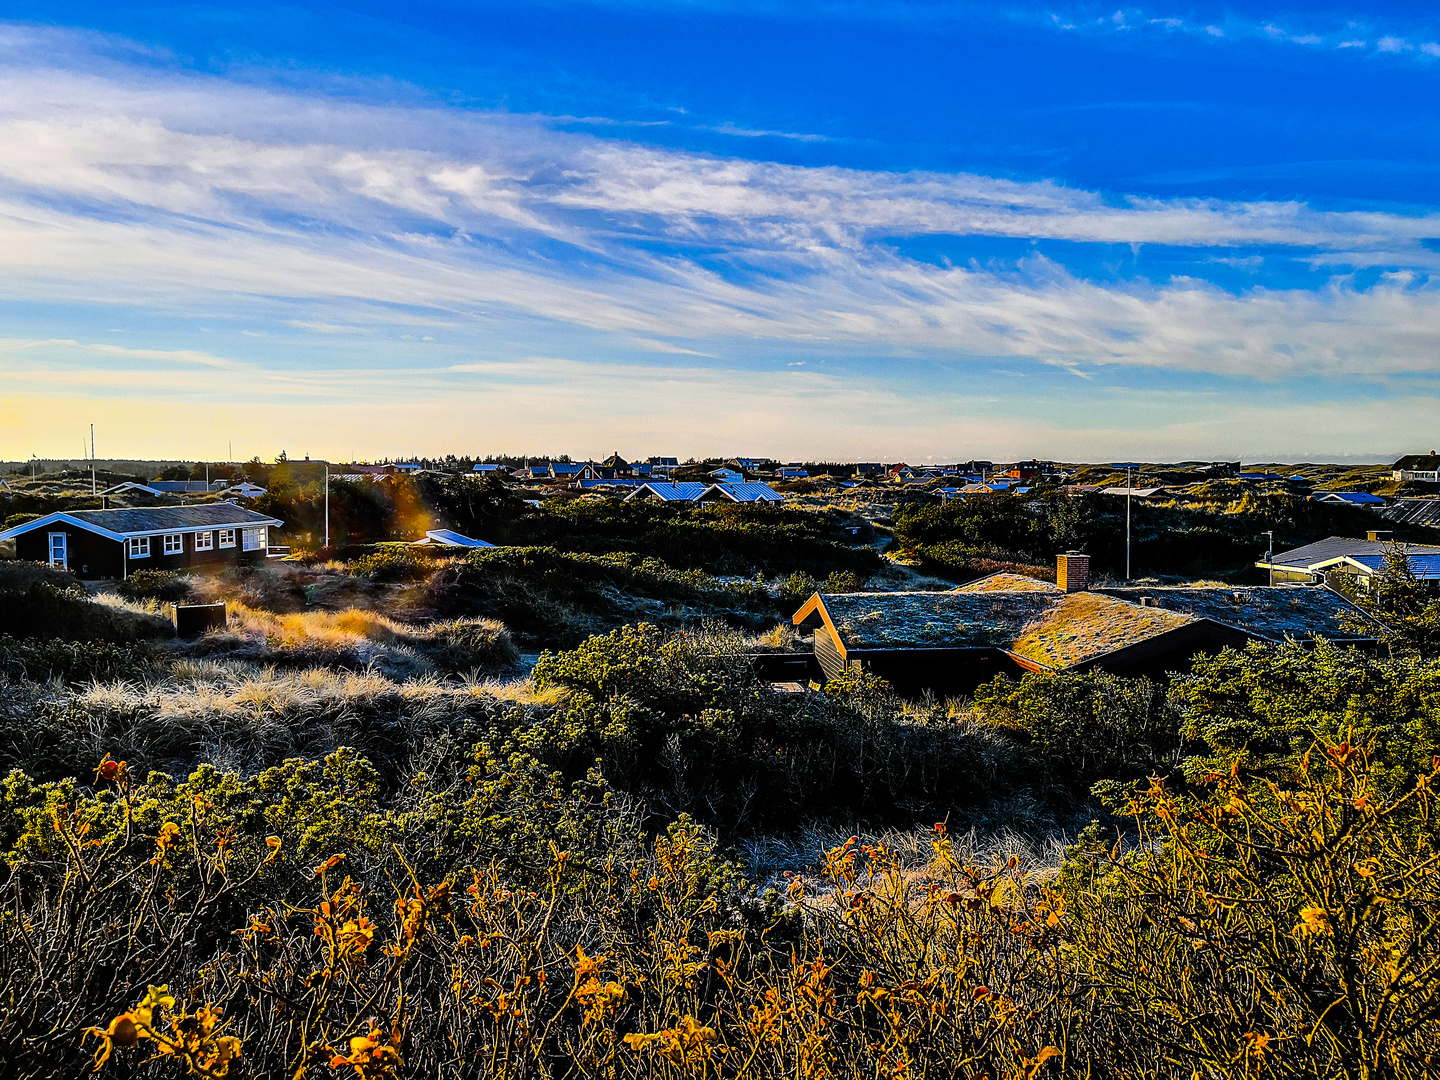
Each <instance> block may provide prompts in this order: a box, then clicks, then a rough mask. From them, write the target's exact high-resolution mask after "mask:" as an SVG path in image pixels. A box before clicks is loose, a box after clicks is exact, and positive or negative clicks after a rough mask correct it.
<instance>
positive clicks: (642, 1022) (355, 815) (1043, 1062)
mask: <svg viewBox="0 0 1440 1080" xmlns="http://www.w3.org/2000/svg"><path fill="white" fill-rule="evenodd" d="M1204 779H1205V783H1204V784H1202V785H1201V786H1199V787H1198V788H1196V789H1194V790H1191V791H1188V792H1175V791H1171V790H1170V789H1169V788H1167V786H1166V785H1165V784H1163V783H1162V782H1160V781H1158V780H1157V781H1153V782H1151V783H1150V784H1148V785H1141V786H1140V788H1139V789H1138V790H1136V791H1135V792H1133V793H1132V794H1131V795H1130V796H1129V797H1128V799H1127V801H1126V804H1125V806H1124V807H1123V812H1124V813H1126V814H1128V815H1130V816H1131V817H1132V818H1133V820H1134V823H1135V828H1136V832H1135V833H1134V836H1133V838H1132V839H1131V840H1130V841H1128V842H1125V843H1119V842H1111V841H1110V840H1108V839H1105V840H1102V838H1101V837H1100V836H1099V835H1098V831H1096V832H1092V833H1091V834H1089V835H1087V836H1086V837H1085V838H1084V839H1083V841H1082V843H1080V844H1079V845H1077V846H1076V847H1075V848H1074V849H1072V851H1071V853H1070V855H1069V857H1068V858H1067V860H1066V862H1065V864H1064V866H1063V867H1062V868H1061V870H1060V872H1059V873H1058V874H1048V875H1047V874H1041V875H1038V876H1036V875H1027V874H1026V873H1024V872H1023V871H1022V870H1021V869H1020V868H1019V867H1018V866H1015V865H1013V863H1006V862H1002V863H1000V864H998V865H974V864H972V863H971V862H970V861H968V860H967V859H966V858H964V857H963V856H962V855H960V854H959V853H958V852H957V850H956V848H955V847H954V845H953V844H952V842H951V839H950V838H949V837H948V836H947V835H946V832H945V830H944V828H943V827H941V826H937V827H936V829H935V830H934V833H933V835H932V837H931V860H930V862H929V865H928V866H926V867H924V868H923V869H920V870H916V869H914V868H908V869H907V868H906V867H904V866H902V865H901V864H900V862H899V861H898V860H897V859H896V858H895V857H894V856H893V855H892V854H891V853H890V852H889V851H887V850H886V849H884V848H883V847H880V846H876V845H865V844H862V843H861V842H860V841H858V840H856V839H852V840H851V841H847V842H846V843H844V844H841V845H839V846H838V847H835V848H833V849H832V850H830V851H828V852H825V853H824V854H823V856H822V858H821V860H820V863H819V867H818V872H817V873H816V875H814V877H812V878H795V879H793V880H792V882H791V884H790V887H789V889H788V891H787V893H786V894H785V895H781V894H780V893H779V892H777V891H774V890H770V891H767V892H764V893H760V892H757V890H755V889H754V888H752V887H750V886H749V885H748V884H746V883H745V882H744V880H743V879H742V878H741V876H740V872H739V870H738V869H737V868H736V867H734V866H733V865H731V864H728V863H726V862H725V861H724V860H722V859H721V858H719V857H718V856H717V855H716V853H715V850H714V846H713V843H712V842H711V840H710V839H709V838H708V837H707V835H706V834H705V833H704V832H703V830H701V829H700V828H699V827H697V826H696V825H695V824H693V823H691V822H689V821H688V820H684V819H682V820H680V821H678V822H676V823H675V824H674V825H672V826H671V827H670V828H669V829H668V830H667V831H666V832H664V833H663V834H662V835H660V836H658V837H653V838H651V839H648V840H647V839H646V838H645V837H644V836H643V835H642V834H641V833H640V832H639V830H638V829H637V827H636V825H637V822H636V818H635V816H634V814H633V813H632V812H631V811H629V810H628V809H627V808H626V807H625V806H624V805H623V800H621V799H620V798H619V797H617V796H616V795H615V794H614V793H613V792H611V791H610V790H609V789H608V788H607V786H606V785H605V784H604V782H603V780H602V779H601V778H600V777H599V776H598V774H597V775H592V776H591V777H590V779H589V780H587V781H586V782H584V783H582V784H580V785H577V786H573V787H570V788H566V787H564V786H561V785H560V784H559V781H558V780H557V779H556V778H554V777H551V776H548V775H547V774H546V773H545V771H544V770H543V769H541V768H539V767H538V765H536V764H535V763H533V762H531V763H527V762H526V761H525V760H524V759H523V757H516V758H513V759H511V760H509V761H500V760H497V759H495V758H493V757H489V756H487V755H486V753H485V752H484V751H483V749H482V750H477V752H476V753H475V755H474V756H472V757H471V758H470V759H469V763H468V764H467V765H465V766H464V767H463V768H462V767H460V766H459V765H456V766H455V767H453V768H451V769H450V771H448V772H447V771H445V770H444V769H441V768H437V769H436V770H434V771H432V772H431V773H428V774H420V775H412V776H411V777H409V782H408V783H407V784H406V785H405V787H404V790H403V792H402V794H401V795H400V796H398V797H397V798H396V799H395V800H394V801H393V802H392V803H391V804H389V805H384V806H382V805H381V804H380V802H379V801H378V799H377V797H376V788H375V784H374V779H373V774H372V773H370V772H369V771H368V769H367V767H366V765H365V764H364V762H362V761H360V760H358V759H356V758H354V757H353V755H352V756H346V755H343V754H341V755H337V756H336V757H334V758H333V759H332V760H331V761H329V762H328V763H327V764H326V765H325V766H324V767H323V768H322V767H320V766H318V765H317V766H309V765H304V764H302V763H298V762H297V763H289V764H288V765H287V766H284V767H281V768H280V769H276V770H270V771H269V772H267V773H265V774H262V775H261V776H259V777H256V778H253V779H248V780H247V779H243V778H241V777H238V776H234V775H224V774H219V773H216V772H214V771H213V770H210V771H205V770H202V771H201V772H198V773H196V774H195V775H194V776H193V777H191V778H190V780H189V781H187V782H186V783H184V784H180V785H171V784H169V783H168V782H166V781H164V780H163V779H162V778H159V777H158V776H152V777H150V778H149V779H148V780H146V781H145V782H139V781H138V780H137V779H136V778H134V777H132V776H131V775H130V773H129V771H128V769H125V768H123V767H122V766H121V765H120V763H115V762H111V763H109V764H102V766H101V768H100V769H99V770H98V772H97V776H96V784H97V786H96V788H95V789H94V790H89V789H85V788H82V787H80V786H79V785H77V784H75V783H74V782H73V781H68V782H64V783H60V784H52V785H34V784H30V783H29V782H28V781H26V780H25V779H24V778H23V777H20V776H18V775H13V774H12V776H11V777H10V779H9V780H8V781H7V782H6V789H5V802H4V810H3V815H4V816H3V819H0V822H3V828H4V832H5V836H6V837H7V848H8V851H7V866H8V869H7V872H6V877H5V880H4V882H3V885H0V891H3V897H0V899H3V909H4V911H5V912H6V915H5V917H4V918H3V920H0V993H3V995H4V1000H6V1001H7V1002H10V1003H14V1005H13V1006H12V1007H8V1008H7V1010H6V1011H5V1012H4V1013H3V1015H0V1044H3V1045H4V1047H5V1048H6V1054H5V1057H6V1063H7V1070H8V1071H9V1072H10V1073H11V1074H12V1075H18V1076H41V1075H47V1076H48V1075H73V1074H75V1073H78V1072H79V1071H81V1069H82V1068H84V1067H85V1062H86V1060H87V1057H88V1056H89V1055H90V1054H92V1053H93V1051H94V1048H95V1047H96V1045H97V1043H96V1040H97V1039H98V1040H99V1045H100V1050H101V1051H102V1053H101V1056H102V1057H104V1056H105V1054H106V1053H108V1060H106V1061H104V1062H103V1063H102V1070H109V1069H111V1068H113V1067H115V1063H116V1062H117V1061H118V1060H120V1059H121V1058H123V1059H124V1061H125V1062H126V1067H127V1068H134V1069H137V1070H139V1071H140V1072H141V1073H143V1074H146V1075H148V1074H150V1073H152V1072H153V1073H154V1074H155V1075H162V1074H164V1075H175V1072H174V1066H175V1065H176V1064H178V1065H180V1066H181V1071H182V1072H185V1071H187V1070H188V1072H189V1073H190V1074H191V1075H198V1076H219V1075H240V1074H241V1072H242V1071H243V1072H244V1074H247V1075H284V1076H316V1077H318V1076H333V1075H341V1074H344V1073H346V1072H353V1073H354V1074H355V1075H356V1076H359V1077H367V1078H368V1077H382V1076H383V1077H390V1076H395V1077H399V1076H457V1077H459V1076H486V1077H516V1078H521V1077H591V1076H606V1077H637V1078H638V1077H647V1078H649V1077H660V1078H671V1077H673V1078H676V1080H678V1078H680V1077H710V1076H714V1077H722V1076H723V1077H736V1078H751V1077H754V1078H757V1080H758V1078H761V1077H766V1078H768V1077H773V1076H782V1075H783V1076H797V1077H805V1078H812V1077H836V1078H839V1077H846V1078H848V1077H857V1078H858V1077H861V1076H864V1077H872V1076H876V1075H885V1076H912V1075H913V1076H923V1075H934V1076H941V1075H943V1076H967V1077H976V1078H978V1077H982V1076H983V1077H992V1078H998V1077H1028V1078H1034V1077H1039V1076H1042V1075H1053V1076H1061V1075H1077V1074H1079V1075H1085V1074H1088V1075H1099V1076H1114V1077H1126V1078H1128V1077H1134V1078H1136V1080H1139V1078H1141V1077H1157V1076H1158V1077H1174V1078H1176V1080H1188V1078H1189V1077H1191V1076H1194V1075H1200V1076H1211V1077H1242V1076H1262V1075H1277V1076H1278V1075H1285V1076H1312V1077H1349V1076H1354V1077H1405V1078H1408V1077H1416V1078H1418V1077H1422V1076H1430V1075H1434V1072H1433V1068H1434V1065H1433V1063H1434V1060H1435V1055H1436V1054H1440V1030H1437V1020H1436V1016H1437V1011H1440V935H1437V934H1436V932H1435V931H1436V928H1437V927H1440V847H1437V839H1436V831H1435V826H1434V820H1435V819H1434V814H1435V809H1436V806H1435V797H1434V794H1433V785H1434V784H1435V783H1436V782H1437V781H1440V763H1437V764H1436V768H1435V770H1434V771H1430V772H1427V773H1425V774H1423V775H1421V776H1419V777H1418V778H1416V779H1415V780H1414V781H1411V782H1407V783H1406V784H1405V785H1403V786H1402V787H1399V788H1389V787H1387V786H1386V785H1385V784H1384V783H1383V782H1382V775H1381V774H1380V773H1377V772H1376V770H1374V769H1373V768H1372V767H1371V765H1370V762H1369V760H1368V757H1367V753H1366V750H1365V748H1364V747H1361V746H1358V745H1348V744H1343V743H1341V744H1333V743H1332V744H1317V745H1315V746H1314V747H1313V748H1312V749H1311V750H1310V752H1309V753H1308V754H1307V755H1304V756H1303V757H1302V758H1300V759H1299V760H1298V761H1297V762H1296V763H1295V765H1294V768H1293V769H1292V770H1291V771H1290V772H1289V773H1288V774H1287V775H1284V776H1281V777H1275V776H1272V777H1270V778H1268V779H1264V780H1247V779H1246V778H1245V777H1244V776H1243V775H1242V774H1241V773H1240V772H1239V770H1238V769H1236V770H1234V771H1232V772H1230V773H1221V774H1215V775H1212V776H1210V777H1206V778H1204ZM147 986H152V987H156V989H154V990H151V991H147V990H146V987H147ZM165 987H168V988H169V989H164V988H165ZM137 1000H138V1001H140V1004H139V1005H135V1004H134V1003H135V1002H136V1001H137ZM181 1002H184V1004H183V1005H181ZM145 1010H149V1011H148V1012H146V1011H145ZM112 1018H113V1019H112ZM222 1018H223V1019H222ZM87 1032H89V1034H87ZM163 1047H170V1048H172V1049H170V1050H165V1049H162V1048H163ZM166 1070H169V1071H168V1072H166ZM226 1070H228V1072H227V1071H226Z"/></svg>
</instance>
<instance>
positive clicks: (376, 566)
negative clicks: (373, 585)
mask: <svg viewBox="0 0 1440 1080" xmlns="http://www.w3.org/2000/svg"><path fill="white" fill-rule="evenodd" d="M349 570H350V573H352V574H356V575H358V576H360V577H365V578H369V579H370V580H371V581H380V582H395V581H421V580H423V579H425V578H427V577H429V576H430V573H431V571H432V570H434V564H433V563H432V562H431V561H430V559H429V558H428V557H426V556H424V555H418V554H416V552H415V550H414V549H413V548H409V547H389V546H387V547H382V548H381V549H380V550H379V551H377V552H375V553H373V554H371V555H365V556H362V557H361V558H359V559H356V560H355V561H354V562H352V563H351V564H350V566H349Z"/></svg>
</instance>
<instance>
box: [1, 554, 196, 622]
mask: <svg viewBox="0 0 1440 1080" xmlns="http://www.w3.org/2000/svg"><path fill="white" fill-rule="evenodd" d="M0 634H9V635H11V636H12V637H17V638H51V637H53V638H65V639H66V640H69V641H117V642H125V641H135V640H140V639H145V638H160V637H170V636H173V634H174V627H173V626H172V624H171V623H170V621H169V620H168V619H166V618H163V617H162V616H159V615H152V614H147V613H145V612H140V611H130V610H126V609H123V608H117V607H111V606H109V605H106V604H100V603H97V602H95V601H94V600H93V599H91V597H90V595H89V594H88V593H87V592H86V591H85V589H84V587H83V586H82V585H81V584H80V583H79V582H78V581H76V580H75V578H74V577H73V576H72V575H70V574H68V573H66V572H65V571H62V570H54V569H51V568H50V567H48V566H44V565H42V564H40V563H35V562H24V561H20V560H7V561H4V562H0Z"/></svg>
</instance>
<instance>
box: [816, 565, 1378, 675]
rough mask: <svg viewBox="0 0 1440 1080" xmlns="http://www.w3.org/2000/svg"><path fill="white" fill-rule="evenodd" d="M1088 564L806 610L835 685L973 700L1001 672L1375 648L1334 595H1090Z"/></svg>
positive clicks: (1157, 668)
mask: <svg viewBox="0 0 1440 1080" xmlns="http://www.w3.org/2000/svg"><path fill="white" fill-rule="evenodd" d="M1087 576H1088V562H1087V561H1085V560H1084V557H1083V556H1074V555H1071V556H1061V559H1060V571H1059V574H1058V575H1057V580H1058V581H1059V582H1060V584H1059V585H1051V584H1049V583H1048V582H1040V581H1034V580H1032V579H1023V578H1018V577H1017V576H1016V575H1010V574H997V575H993V576H991V577H989V578H982V579H980V580H979V581H975V582H971V583H969V584H967V585H962V586H961V587H960V588H958V589H954V590H951V591H948V592H900V593H816V594H815V595H814V596H812V597H811V598H810V600H809V601H808V602H807V603H806V604H805V605H804V606H803V607H802V608H801V609H800V610H799V611H798V612H796V613H795V616H794V622H795V624H796V625H797V626H809V627H814V629H815V658H816V660H817V661H818V663H819V665H820V668H821V670H822V671H824V673H825V675H826V677H827V678H837V677H839V676H840V675H841V674H843V673H844V672H846V671H859V672H864V673H869V674H874V675H878V676H880V677H881V678H883V679H885V680H887V681H888V682H890V683H891V685H893V686H894V687H895V688H896V689H897V690H898V691H899V692H901V693H903V694H916V693H920V692H923V691H930V692H933V693H937V694H962V693H969V692H970V691H973V690H974V689H975V687H976V686H978V685H979V684H980V683H982V682H985V681H987V680H989V679H991V678H993V677H994V676H995V675H997V674H1002V673H1004V674H1011V675H1020V674H1023V673H1024V672H1026V671H1037V672H1043V671H1089V670H1096V669H1098V670H1104V671H1109V672H1111V673H1113V674H1117V675H1132V676H1133V675H1146V676H1150V677H1152V678H1163V677H1164V676H1165V675H1166V673H1167V672H1171V671H1177V670H1183V669H1185V668H1187V667H1188V666H1189V663H1190V660H1191V659H1192V658H1193V657H1194V656H1195V655H1197V654H1199V653H1214V652H1218V651H1219V650H1221V649H1223V648H1225V647H1227V646H1232V647H1242V646H1244V645H1245V644H1246V643H1247V642H1250V641H1271V642H1275V641H1282V640H1284V639H1286V638H1287V637H1293V638H1296V639H1300V640H1304V639H1307V638H1311V637H1312V636H1319V637H1322V638H1326V639H1329V640H1332V641H1336V642H1347V643H1356V644H1369V643H1373V641H1374V640H1375V639H1376V637H1377V636H1378V634H1379V631H1380V627H1379V626H1378V625H1376V626H1375V627H1374V633H1371V634H1365V633H1357V632H1356V631H1355V630H1353V629H1352V628H1351V626H1350V619H1349V618H1347V616H1350V617H1354V618H1358V619H1360V620H1364V618H1365V617H1364V616H1363V615H1362V614H1361V613H1360V610H1359V609H1358V608H1356V607H1355V606H1354V605H1352V604H1350V603H1349V601H1347V600H1345V599H1344V598H1343V597H1341V596H1339V595H1338V594H1336V593H1333V592H1331V591H1330V590H1328V589H1313V588H1269V587H1248V588H1246V587H1241V588H1231V587H1226V588H1186V587H1167V588H1104V589H1094V590H1092V589H1089V588H1087V581H1086V578H1087Z"/></svg>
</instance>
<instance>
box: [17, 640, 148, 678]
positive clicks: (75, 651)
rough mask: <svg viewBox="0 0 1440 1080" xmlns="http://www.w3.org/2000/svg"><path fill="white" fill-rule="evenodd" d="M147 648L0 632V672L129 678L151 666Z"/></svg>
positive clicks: (141, 673)
mask: <svg viewBox="0 0 1440 1080" xmlns="http://www.w3.org/2000/svg"><path fill="white" fill-rule="evenodd" d="M151 664H152V661H151V657H150V653H149V651H148V650H147V649H145V648H143V647H141V646H138V645H116V644H113V643H111V642H104V641H62V640H58V639H54V638H50V639H41V638H16V637H10V636H9V635H0V675H3V676H5V677H7V678H10V679H28V680H30V681H31V682H45V681H47V680H49V679H60V680H61V681H63V682H92V681H95V680H113V679H130V678H136V677H139V676H141V675H143V674H144V673H145V672H147V671H148V670H150V668H151Z"/></svg>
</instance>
